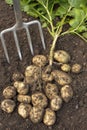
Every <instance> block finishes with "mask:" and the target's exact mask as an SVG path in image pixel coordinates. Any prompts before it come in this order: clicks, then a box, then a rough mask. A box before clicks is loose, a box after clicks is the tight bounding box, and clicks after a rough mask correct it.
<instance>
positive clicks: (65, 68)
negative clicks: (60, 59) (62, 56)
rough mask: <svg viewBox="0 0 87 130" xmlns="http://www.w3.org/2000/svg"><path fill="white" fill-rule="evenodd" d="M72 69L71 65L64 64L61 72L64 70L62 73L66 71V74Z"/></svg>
mask: <svg viewBox="0 0 87 130" xmlns="http://www.w3.org/2000/svg"><path fill="white" fill-rule="evenodd" d="M70 69H71V67H70V65H69V64H63V65H62V66H61V70H62V71H65V72H69V71H70Z"/></svg>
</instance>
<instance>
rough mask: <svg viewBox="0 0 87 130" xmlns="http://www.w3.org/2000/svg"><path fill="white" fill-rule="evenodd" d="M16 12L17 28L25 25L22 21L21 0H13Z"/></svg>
mask: <svg viewBox="0 0 87 130" xmlns="http://www.w3.org/2000/svg"><path fill="white" fill-rule="evenodd" d="M13 7H14V13H15V18H16V26H17V28H21V27H22V25H23V22H22V12H21V8H20V0H13Z"/></svg>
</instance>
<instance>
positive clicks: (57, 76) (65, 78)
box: [52, 70, 72, 85]
mask: <svg viewBox="0 0 87 130" xmlns="http://www.w3.org/2000/svg"><path fill="white" fill-rule="evenodd" d="M52 75H53V77H54V80H55V81H56V82H57V83H58V84H59V85H66V84H70V83H71V82H72V78H71V76H70V75H69V74H67V73H65V72H63V71H60V70H54V71H53V72H52Z"/></svg>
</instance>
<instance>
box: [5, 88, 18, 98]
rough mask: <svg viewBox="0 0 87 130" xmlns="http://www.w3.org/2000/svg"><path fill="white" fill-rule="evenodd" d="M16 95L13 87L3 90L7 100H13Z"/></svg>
mask: <svg viewBox="0 0 87 130" xmlns="http://www.w3.org/2000/svg"><path fill="white" fill-rule="evenodd" d="M15 95H16V89H15V88H14V87H13V86H8V87H6V88H5V89H4V90H3V96H4V97H5V98H13V97H14V96H15Z"/></svg>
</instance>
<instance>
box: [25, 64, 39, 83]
mask: <svg viewBox="0 0 87 130" xmlns="http://www.w3.org/2000/svg"><path fill="white" fill-rule="evenodd" d="M40 77H41V69H40V68H39V67H37V66H35V65H30V66H28V67H27V68H26V70H25V82H26V83H27V84H33V83H35V82H36V81H37V80H38V79H39V78H40Z"/></svg>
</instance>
